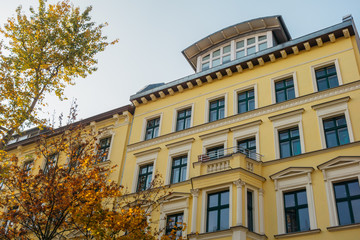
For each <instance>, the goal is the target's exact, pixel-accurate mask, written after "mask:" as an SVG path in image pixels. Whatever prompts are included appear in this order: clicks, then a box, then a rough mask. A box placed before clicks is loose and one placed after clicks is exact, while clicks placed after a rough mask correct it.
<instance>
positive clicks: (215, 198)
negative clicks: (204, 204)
mask: <svg viewBox="0 0 360 240" xmlns="http://www.w3.org/2000/svg"><path fill="white" fill-rule="evenodd" d="M208 204H209V208H211V207H217V206H219V195H218V194H212V195H209V203H208Z"/></svg>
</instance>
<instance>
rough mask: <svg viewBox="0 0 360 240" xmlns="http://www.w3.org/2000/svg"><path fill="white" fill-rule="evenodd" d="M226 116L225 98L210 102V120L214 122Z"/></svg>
mask: <svg viewBox="0 0 360 240" xmlns="http://www.w3.org/2000/svg"><path fill="white" fill-rule="evenodd" d="M224 117H225V100H224V98H221V99H217V100H215V101H211V102H210V107H209V122H213V121H216V120H219V119H222V118H224Z"/></svg>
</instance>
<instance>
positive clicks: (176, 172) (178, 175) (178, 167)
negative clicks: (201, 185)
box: [171, 156, 187, 183]
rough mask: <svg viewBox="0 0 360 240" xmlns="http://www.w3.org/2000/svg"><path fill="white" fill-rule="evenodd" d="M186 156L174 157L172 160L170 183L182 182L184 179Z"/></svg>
mask: <svg viewBox="0 0 360 240" xmlns="http://www.w3.org/2000/svg"><path fill="white" fill-rule="evenodd" d="M186 170H187V156H182V157H176V158H174V159H173V161H172V170H171V183H178V182H183V181H185V180H186Z"/></svg>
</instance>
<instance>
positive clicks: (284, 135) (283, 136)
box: [279, 131, 289, 140]
mask: <svg viewBox="0 0 360 240" xmlns="http://www.w3.org/2000/svg"><path fill="white" fill-rule="evenodd" d="M279 138H280V140H286V139H289V132H288V131H284V132H280V134H279Z"/></svg>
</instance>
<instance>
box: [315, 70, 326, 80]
mask: <svg viewBox="0 0 360 240" xmlns="http://www.w3.org/2000/svg"><path fill="white" fill-rule="evenodd" d="M315 75H316V78H321V77H324V76H325V75H326V70H325V69H324V68H322V69H319V70H316V71H315Z"/></svg>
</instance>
